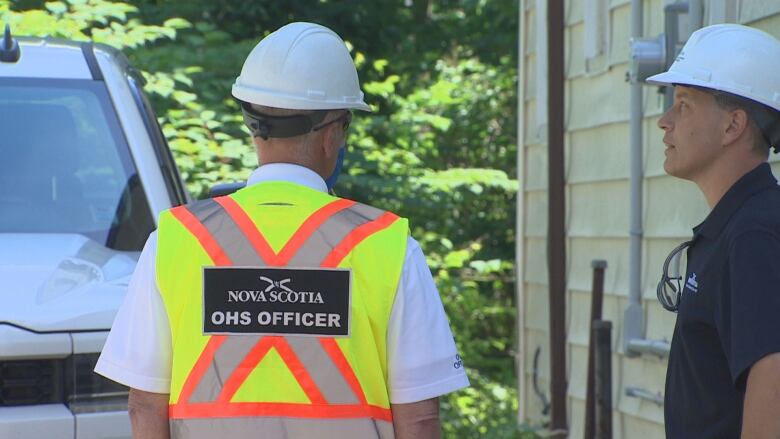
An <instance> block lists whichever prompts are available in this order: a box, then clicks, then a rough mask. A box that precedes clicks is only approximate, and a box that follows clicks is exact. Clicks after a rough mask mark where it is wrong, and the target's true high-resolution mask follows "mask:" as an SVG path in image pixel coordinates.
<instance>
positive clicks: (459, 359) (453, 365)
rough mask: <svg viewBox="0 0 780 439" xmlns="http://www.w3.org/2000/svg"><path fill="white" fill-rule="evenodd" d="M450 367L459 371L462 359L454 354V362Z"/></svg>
mask: <svg viewBox="0 0 780 439" xmlns="http://www.w3.org/2000/svg"><path fill="white" fill-rule="evenodd" d="M452 367H454V368H455V369H460V368H461V367H463V359H462V358H460V355H457V354H455V362H454V363H452Z"/></svg>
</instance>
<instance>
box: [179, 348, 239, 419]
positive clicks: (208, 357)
mask: <svg viewBox="0 0 780 439" xmlns="http://www.w3.org/2000/svg"><path fill="white" fill-rule="evenodd" d="M226 338H227V337H226V336H224V335H212V336H211V337H210V338H209V341H208V342H207V343H206V347H205V348H203V352H201V353H200V357H198V361H196V362H195V366H193V367H192V371H191V372H190V374H189V375H187V379H186V380H185V381H184V386H183V387H182V389H181V394H179V400H178V403H177V405H178V404H186V403H187V401H188V400H189V399H190V396H192V392H194V391H195V387H196V386H197V385H198V383H199V382H200V380H201V379H202V378H203V374H204V373H206V370H207V369H208V368H209V365H210V364H211V362H212V361H213V360H214V354H216V353H217V349H219V347H220V346H221V345H222V343H223V342H224V341H225V339H226Z"/></svg>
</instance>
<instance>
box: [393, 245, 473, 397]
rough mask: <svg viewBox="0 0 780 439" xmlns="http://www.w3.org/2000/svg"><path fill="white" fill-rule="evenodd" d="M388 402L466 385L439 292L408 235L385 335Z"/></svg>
mask: <svg viewBox="0 0 780 439" xmlns="http://www.w3.org/2000/svg"><path fill="white" fill-rule="evenodd" d="M387 350H388V352H387V355H388V369H389V370H388V380H389V384H388V385H389V391H390V402H391V403H393V404H407V403H412V402H417V401H422V400H425V399H430V398H435V397H437V396H441V395H444V394H446V393H449V392H452V391H455V390H458V389H462V388H464V387H468V385H469V380H468V378H467V377H466V371H465V370H464V367H463V361H462V359H461V357H460V356H459V355H458V352H457V349H456V347H455V341H454V340H453V337H452V332H451V331H450V326H449V322H448V320H447V315H446V314H445V312H444V306H443V305H442V302H441V298H440V297H439V292H438V290H437V289H436V284H435V283H434V281H433V277H432V276H431V272H430V270H429V269H428V264H427V263H426V261H425V256H424V255H423V253H422V250H421V249H420V246H419V244H418V243H417V241H415V240H414V239H412V238H409V241H408V244H407V249H406V256H405V260H404V266H403V271H402V273H401V280H400V282H399V285H398V291H397V292H396V296H395V302H394V303H393V309H392V311H391V313H390V321H389V323H388V334H387Z"/></svg>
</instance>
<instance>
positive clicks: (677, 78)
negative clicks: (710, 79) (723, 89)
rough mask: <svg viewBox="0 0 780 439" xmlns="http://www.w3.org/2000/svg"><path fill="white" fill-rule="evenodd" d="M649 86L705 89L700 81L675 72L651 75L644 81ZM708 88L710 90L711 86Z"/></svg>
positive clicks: (704, 85) (703, 82) (704, 84)
mask: <svg viewBox="0 0 780 439" xmlns="http://www.w3.org/2000/svg"><path fill="white" fill-rule="evenodd" d="M645 82H647V83H648V84H650V85H661V86H664V85H675V84H683V85H697V86H701V87H707V82H705V81H700V80H696V79H693V78H691V77H690V76H688V75H684V74H681V73H677V72H663V73H659V74H657V75H653V76H651V77H649V78H647V79H646V80H645ZM708 88H712V85H711V84H710V86H709V87H708Z"/></svg>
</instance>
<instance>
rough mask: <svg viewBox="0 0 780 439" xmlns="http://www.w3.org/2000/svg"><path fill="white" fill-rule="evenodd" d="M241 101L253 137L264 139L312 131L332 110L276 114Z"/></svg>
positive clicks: (293, 135)
mask: <svg viewBox="0 0 780 439" xmlns="http://www.w3.org/2000/svg"><path fill="white" fill-rule="evenodd" d="M239 103H240V105H241V111H242V113H243V114H244V123H245V124H246V126H247V127H248V128H249V130H250V131H251V132H252V137H260V138H262V139H263V140H268V139H269V138H288V137H295V136H300V135H303V134H306V133H310V132H311V131H312V130H313V129H314V128H315V127H316V126H317V125H318V124H319V123H321V122H322V120H323V119H325V115H327V114H328V111H330V110H318V111H315V112H312V113H309V114H293V115H290V116H274V115H270V114H265V113H261V112H259V111H257V110H255V109H253V108H252V106H251V105H250V104H248V103H246V102H239Z"/></svg>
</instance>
